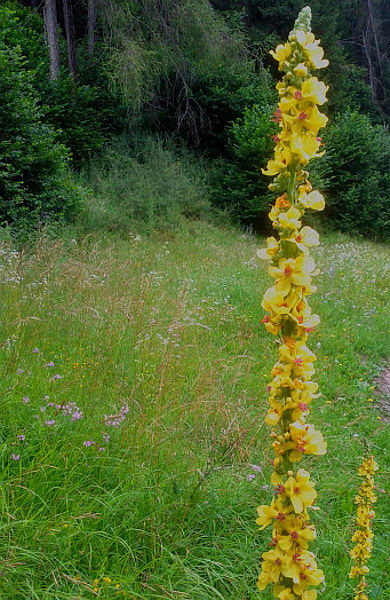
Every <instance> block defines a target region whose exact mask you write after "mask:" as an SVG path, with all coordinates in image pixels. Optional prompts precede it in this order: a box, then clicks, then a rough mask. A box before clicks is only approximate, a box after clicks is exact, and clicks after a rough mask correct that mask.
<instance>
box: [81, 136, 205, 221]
mask: <svg viewBox="0 0 390 600" xmlns="http://www.w3.org/2000/svg"><path fill="white" fill-rule="evenodd" d="M84 178H86V180H87V182H88V184H89V185H90V186H91V187H92V189H93V192H94V194H93V197H91V201H90V203H89V204H88V203H87V205H86V208H85V210H84V222H85V223H86V224H87V226H88V229H91V228H92V229H93V228H102V229H109V230H114V231H122V232H125V233H128V232H129V231H134V230H136V231H137V232H149V231H151V230H153V229H170V228H174V227H177V226H178V225H179V224H180V222H181V221H182V219H183V218H184V217H187V218H191V219H199V218H204V219H206V218H210V216H211V215H212V214H213V211H212V208H211V206H210V203H209V200H208V196H209V188H208V184H207V177H206V169H205V167H204V166H203V165H202V163H201V161H200V159H199V158H198V157H197V156H195V155H193V154H190V153H189V152H188V151H185V150H180V149H178V148H177V147H175V146H174V145H173V144H172V143H170V142H169V141H167V142H165V143H163V142H162V141H161V140H160V139H158V138H153V137H147V138H146V139H145V138H142V139H140V140H138V141H136V142H134V140H133V144H132V145H130V144H129V143H128V141H127V140H126V139H124V138H119V139H117V140H115V141H114V142H113V143H112V144H111V145H110V146H109V147H107V149H106V151H105V153H104V154H103V156H102V158H101V160H100V161H94V163H93V164H91V166H90V168H89V171H88V172H87V173H85V174H84Z"/></svg>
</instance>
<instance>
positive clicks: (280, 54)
mask: <svg viewBox="0 0 390 600" xmlns="http://www.w3.org/2000/svg"><path fill="white" fill-rule="evenodd" d="M291 53H292V48H291V46H290V44H289V43H287V44H279V46H276V49H275V51H273V50H271V52H270V54H271V55H272V56H273V57H274V59H275V60H277V61H278V63H280V65H279V69H280V70H281V69H282V68H283V65H284V63H285V62H286V60H287V59H288V58H290V56H291Z"/></svg>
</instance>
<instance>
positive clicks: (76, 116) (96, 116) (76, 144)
mask: <svg viewBox="0 0 390 600" xmlns="http://www.w3.org/2000/svg"><path fill="white" fill-rule="evenodd" d="M0 43H1V45H2V46H3V47H6V48H8V49H9V50H10V52H13V51H14V50H16V51H18V52H19V53H20V55H21V56H22V57H23V59H24V60H23V61H22V62H21V63H20V68H21V69H23V70H26V71H28V72H29V73H30V76H31V80H30V83H31V85H32V86H33V87H34V89H35V91H36V98H37V104H38V106H39V108H40V112H41V115H42V117H43V119H44V121H45V123H47V124H49V125H51V126H52V127H53V128H54V129H55V130H56V131H57V138H58V139H59V140H60V141H61V142H62V143H63V144H64V145H66V146H67V148H68V149H69V151H70V154H71V157H72V160H73V164H74V165H75V166H79V165H80V164H81V163H83V162H85V161H87V160H88V159H90V158H91V157H92V156H93V155H94V153H96V152H97V151H99V150H100V149H101V148H102V147H103V145H104V143H105V142H106V141H108V139H109V138H110V136H111V135H112V134H114V133H117V132H118V131H119V130H120V128H121V127H122V126H123V119H124V115H125V113H124V109H123V107H122V106H121V105H120V103H119V101H118V99H116V98H115V96H114V95H113V94H112V92H111V91H110V89H109V83H108V78H107V75H106V73H105V71H104V69H103V68H102V65H101V64H99V59H96V60H95V61H94V62H93V63H91V61H89V60H88V57H87V55H86V52H85V49H84V48H83V47H81V48H80V51H79V55H78V59H79V60H78V64H79V74H78V84H77V85H75V83H74V81H73V79H72V78H71V77H70V75H69V72H68V71H67V69H66V68H65V67H63V68H62V69H61V71H60V73H59V76H58V78H57V79H56V81H50V80H49V55H48V51H47V47H46V46H45V44H44V40H43V22H42V19H41V17H40V16H39V15H38V14H37V13H35V12H32V11H31V10H30V9H28V8H23V7H22V6H20V5H18V4H17V3H15V2H6V3H5V5H3V6H1V7H0ZM63 46H64V42H63V43H62V44H61V49H62V54H63V53H64V51H65V49H64V47H63ZM100 63H101V61H100Z"/></svg>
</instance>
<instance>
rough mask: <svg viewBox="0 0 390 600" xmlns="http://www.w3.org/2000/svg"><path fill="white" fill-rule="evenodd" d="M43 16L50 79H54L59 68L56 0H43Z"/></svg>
mask: <svg viewBox="0 0 390 600" xmlns="http://www.w3.org/2000/svg"><path fill="white" fill-rule="evenodd" d="M44 18H45V26H46V33H47V43H48V46H49V56H50V79H52V80H55V79H57V76H58V73H59V70H60V46H59V44H58V29H57V8H56V0H45V10H44Z"/></svg>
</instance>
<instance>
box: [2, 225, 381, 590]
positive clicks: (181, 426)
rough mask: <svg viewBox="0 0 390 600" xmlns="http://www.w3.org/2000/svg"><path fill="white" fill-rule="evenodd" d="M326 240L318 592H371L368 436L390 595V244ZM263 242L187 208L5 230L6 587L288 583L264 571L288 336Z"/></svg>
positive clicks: (317, 470)
mask: <svg viewBox="0 0 390 600" xmlns="http://www.w3.org/2000/svg"><path fill="white" fill-rule="evenodd" d="M322 243H323V245H322V246H321V248H320V249H319V250H317V251H316V252H315V253H314V254H315V255H316V258H317V261H318V263H319V265H320V267H321V270H322V274H321V275H320V277H319V278H318V284H319V293H318V294H317V295H316V296H315V297H313V298H312V305H313V308H314V309H315V310H316V312H318V313H319V314H320V315H321V319H322V324H321V326H320V328H319V329H318V332H316V333H315V334H313V335H312V336H311V344H310V345H311V347H312V348H313V350H314V351H315V352H316V354H317V356H318V363H317V365H316V366H317V373H316V378H317V380H318V382H319V384H320V389H321V391H322V396H321V397H320V398H319V399H318V400H316V402H315V403H314V407H313V412H312V415H311V421H312V422H313V423H314V424H315V425H316V426H317V427H318V428H319V429H320V430H321V431H322V432H323V434H324V435H325V437H326V439H327V442H328V453H327V455H326V456H325V457H319V458H312V459H310V460H306V462H305V465H306V467H308V466H309V467H310V471H311V473H312V477H313V479H314V480H316V481H317V488H318V490H319V498H318V505H319V507H320V509H321V510H320V511H317V512H315V513H314V515H313V521H314V522H315V524H316V526H317V529H318V540H317V541H316V542H315V543H313V549H314V551H315V552H316V554H317V556H318V560H319V563H320V566H321V567H322V568H323V569H324V571H325V574H326V588H325V589H324V590H323V591H322V593H321V596H320V597H321V598H322V599H323V600H350V599H351V598H352V597H353V594H352V583H351V581H350V580H349V579H348V571H349V566H350V560H349V557H348V553H347V552H348V548H349V547H350V537H351V533H352V530H353V520H354V512H355V506H354V504H353V498H354V495H355V493H356V490H357V487H358V484H359V482H358V477H357V469H358V466H359V464H360V462H361V457H362V454H363V453H364V451H365V450H366V448H367V447H368V448H370V450H371V451H373V452H374V454H375V456H376V460H377V462H378V463H379V471H378V473H377V476H376V483H377V493H378V503H377V506H376V512H377V518H376V520H375V524H374V531H375V540H374V553H373V557H372V560H371V562H370V567H371V572H370V575H369V582H370V598H371V599H372V600H374V599H384V598H386V597H389V595H390V591H389V588H388V587H387V588H386V585H387V586H388V581H387V583H386V575H385V572H386V564H387V560H388V557H387V546H386V541H385V520H386V500H387V499H388V495H386V492H385V491H384V490H383V488H384V486H385V480H386V465H388V463H386V427H387V424H386V422H385V419H384V418H383V415H381V413H380V411H379V404H378V403H377V398H379V396H377V390H376V389H375V378H376V377H377V376H378V374H379V373H380V370H381V368H382V366H383V365H384V362H385V360H386V358H387V357H388V356H390V343H389V328H390V318H389V317H390V307H389V305H388V293H389V279H390V252H389V248H386V247H384V246H380V245H376V244H374V243H370V242H367V241H363V240H361V239H349V238H347V237H345V236H340V235H330V234H329V235H327V236H325V237H324V239H323V240H322ZM261 244H262V242H261V240H256V239H255V238H254V237H252V236H249V235H243V234H241V233H239V232H235V231H224V230H222V229H218V228H215V227H213V226H211V225H207V224H203V223H188V224H186V225H183V226H182V227H181V228H180V229H179V230H178V231H177V232H175V233H174V232H171V233H167V234H163V233H155V234H153V235H151V236H149V237H145V238H144V237H141V238H140V237H139V236H137V235H136V234H132V235H129V236H128V238H127V239H125V237H124V236H122V237H118V236H116V235H114V234H113V235H102V233H99V234H94V235H87V236H85V237H83V238H80V239H78V238H76V239H72V237H71V236H70V235H68V236H66V237H64V239H63V240H57V241H55V242H52V241H51V242H50V241H41V242H39V243H37V245H36V247H35V248H34V250H33V251H32V252H29V253H22V252H19V253H17V252H12V250H11V248H10V247H9V246H8V245H6V244H4V245H3V246H2V247H1V253H0V278H1V282H2V285H1V295H2V306H3V313H2V318H1V337H0V353H1V360H0V365H1V366H0V368H1V374H2V377H1V388H0V393H1V400H2V407H3V410H2V419H1V430H0V432H1V439H0V443H1V446H0V450H1V463H0V464H1V470H2V486H1V537H0V545H1V552H0V556H1V558H0V598H1V599H4V600H8V599H10V600H11V599H12V600H22V599H23V600H26V599H34V600H49V599H50V600H52V599H58V600H60V599H61V600H62V599H67V600H71V599H72V600H76V599H77V600H81V599H89V598H93V597H97V598H100V599H102V600H103V599H106V600H108V599H109V600H112V599H113V598H117V597H118V598H120V597H124V598H128V599H131V600H133V599H134V600H135V599H138V598H145V599H149V598H150V599H151V600H157V599H169V598H172V599H177V600H211V599H213V600H215V599H218V598H219V599H221V600H230V599H231V600H233V599H234V600H238V599H240V600H253V599H255V598H258V597H261V598H263V599H264V600H267V599H268V600H269V599H270V598H271V597H272V595H271V591H270V590H266V591H265V592H262V593H261V594H259V593H258V592H257V591H256V578H257V575H258V573H259V570H260V567H259V562H260V556H261V554H262V552H264V551H265V550H266V549H267V547H268V543H269V539H270V531H269V530H267V529H266V530H264V531H262V532H259V531H258V529H257V526H256V524H255V518H256V507H257V506H258V505H259V504H264V503H268V502H269V500H270V498H271V493H272V491H271V489H270V487H269V476H270V465H269V460H270V458H271V451H270V439H269V427H268V426H266V425H264V423H263V419H264V415H265V412H266V409H267V392H266V384H267V382H268V381H269V378H270V370H271V366H272V365H273V363H274V362H275V361H276V356H277V347H276V342H275V339H274V338H273V336H271V335H269V334H267V333H266V332H265V330H264V328H263V326H262V325H261V323H260V319H261V318H262V316H263V311H262V309H261V306H260V301H261V297H262V294H263V292H264V291H265V289H266V288H267V287H269V286H270V285H271V280H270V278H269V276H268V275H267V273H266V271H265V268H264V266H263V265H262V264H258V261H257V260H256V259H255V258H254V255H255V249H256V248H257V247H259V245H261ZM108 436H109V437H108ZM387 450H388V447H387ZM252 475H254V477H251V476H252ZM248 476H249V477H248Z"/></svg>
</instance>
